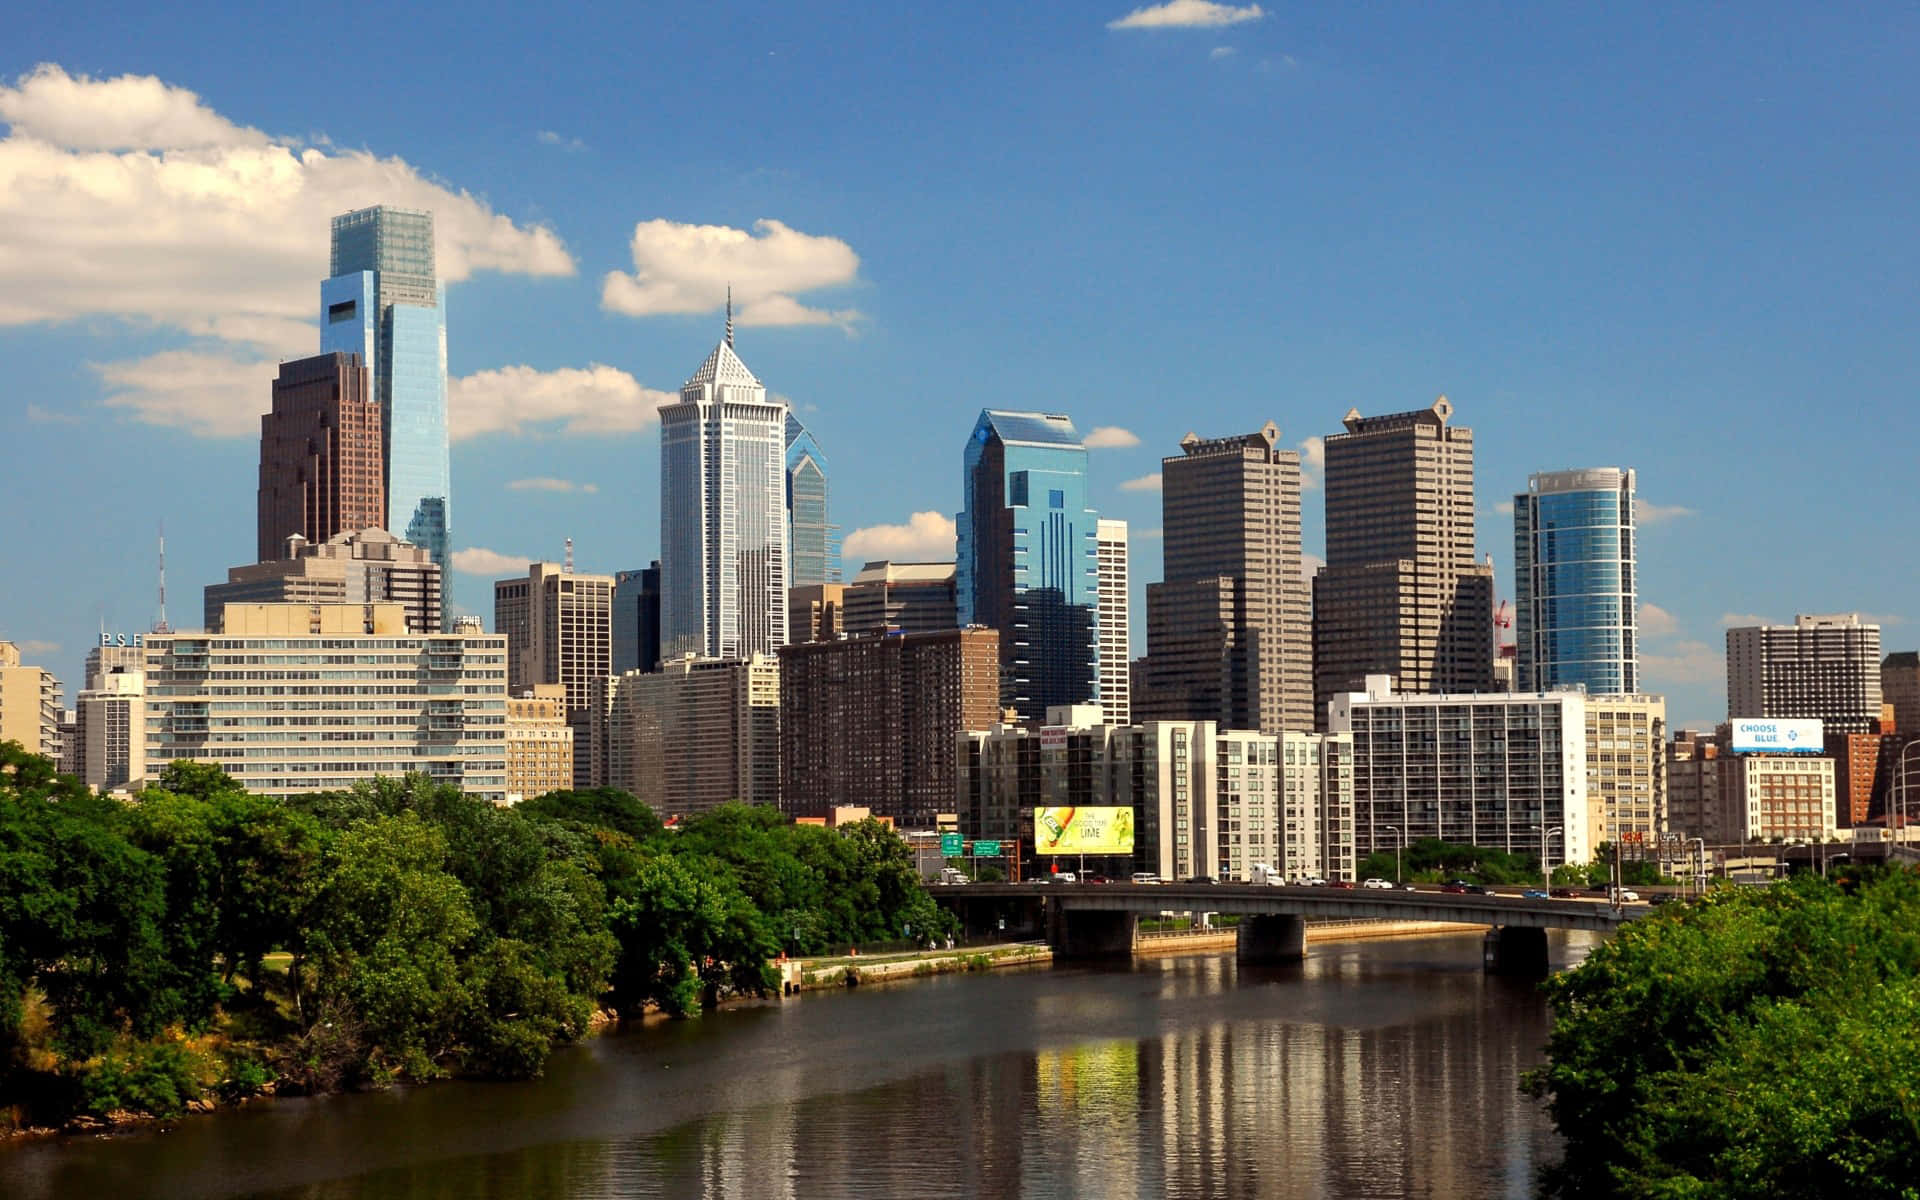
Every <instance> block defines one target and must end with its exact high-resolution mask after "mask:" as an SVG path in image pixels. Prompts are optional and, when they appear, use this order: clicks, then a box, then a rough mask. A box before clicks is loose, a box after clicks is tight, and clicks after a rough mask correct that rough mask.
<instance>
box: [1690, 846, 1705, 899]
mask: <svg viewBox="0 0 1920 1200" xmlns="http://www.w3.org/2000/svg"><path fill="white" fill-rule="evenodd" d="M1687 840H1688V841H1690V842H1692V843H1693V844H1694V845H1696V846H1698V847H1700V851H1699V855H1698V856H1697V857H1696V858H1695V859H1694V867H1693V891H1694V894H1695V895H1703V894H1705V892H1706V890H1707V839H1705V838H1688V839H1687Z"/></svg>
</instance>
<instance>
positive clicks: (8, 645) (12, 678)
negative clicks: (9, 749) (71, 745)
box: [0, 641, 65, 766]
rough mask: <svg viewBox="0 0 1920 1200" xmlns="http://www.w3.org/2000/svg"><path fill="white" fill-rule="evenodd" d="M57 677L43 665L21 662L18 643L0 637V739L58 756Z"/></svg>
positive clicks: (62, 712)
mask: <svg viewBox="0 0 1920 1200" xmlns="http://www.w3.org/2000/svg"><path fill="white" fill-rule="evenodd" d="M64 715H65V710H64V709H63V708H62V707H61V704H60V681H59V680H57V679H55V678H54V677H53V672H51V671H49V670H47V669H46V668H44V667H32V666H23V665H22V664H21V659H20V647H19V646H17V645H15V644H14V643H12V642H7V641H0V742H19V743H20V745H21V747H22V748H24V749H25V750H26V752H27V753H28V754H38V755H41V756H43V757H46V758H49V759H52V760H53V761H54V763H55V764H56V766H57V765H58V763H59V760H60V753H61V747H60V719H61V717H62V716H64Z"/></svg>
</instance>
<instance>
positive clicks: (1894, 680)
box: [1880, 650, 1920, 733]
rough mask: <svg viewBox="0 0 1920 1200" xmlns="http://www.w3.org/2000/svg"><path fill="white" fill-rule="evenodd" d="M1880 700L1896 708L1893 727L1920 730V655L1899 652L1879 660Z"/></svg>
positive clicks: (1913, 652)
mask: <svg viewBox="0 0 1920 1200" xmlns="http://www.w3.org/2000/svg"><path fill="white" fill-rule="evenodd" d="M1880 700H1881V702H1882V703H1883V704H1891V705H1893V727H1894V729H1896V730H1899V731H1901V732H1903V733H1905V732H1914V731H1920V652H1917V651H1913V650H1896V651H1895V652H1893V653H1892V654H1889V655H1887V656H1886V657H1885V658H1883V659H1881V660H1880Z"/></svg>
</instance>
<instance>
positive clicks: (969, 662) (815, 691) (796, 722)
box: [780, 629, 1000, 829]
mask: <svg viewBox="0 0 1920 1200" xmlns="http://www.w3.org/2000/svg"><path fill="white" fill-rule="evenodd" d="M780 714H781V728H780V763H781V768H780V769H781V780H782V782H781V788H780V803H781V807H782V808H783V809H784V810H785V811H786V812H787V813H789V814H791V815H793V816H796V817H824V816H827V815H829V814H831V813H832V811H833V809H834V808H835V807H836V806H839V805H845V804H857V805H863V806H865V807H867V808H869V809H871V810H872V812H873V815H875V816H880V817H891V818H892V819H893V821H894V824H895V825H896V826H898V827H900V828H903V829H932V828H934V825H935V821H934V818H935V816H936V815H937V814H939V813H944V812H952V811H953V803H954V794H955V793H954V789H955V788H956V787H957V786H958V777H957V775H956V774H955V771H956V767H955V760H954V738H955V737H956V736H957V735H958V734H960V733H961V732H963V731H965V730H969V729H987V728H990V727H991V726H992V725H994V724H995V723H996V722H997V721H998V720H999V719H1000V635H999V634H998V633H996V632H995V631H994V630H991V629H947V630H942V631H940V632H935V633H903V634H884V633H866V634H855V635H852V636H850V637H847V638H843V639H841V640H839V641H831V642H808V643H802V642H794V643H790V644H788V645H787V646H785V647H783V648H782V649H781V651H780Z"/></svg>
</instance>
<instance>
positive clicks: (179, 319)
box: [0, 65, 574, 427]
mask: <svg viewBox="0 0 1920 1200" xmlns="http://www.w3.org/2000/svg"><path fill="white" fill-rule="evenodd" d="M0 120H4V121H5V122H6V123H7V125H8V127H9V128H8V133H7V136H6V137H5V138H4V139H0V326H4V325H24V324H31V323H35V322H42V321H66V320H73V319H76V318H79V317H86V316H111V317H119V318H122V319H125V320H128V321H132V322H135V323H137V324H141V325H146V326H153V327H159V328H164V329H169V330H175V331H178V332H181V333H185V334H188V335H191V336H194V337H203V338H214V339H218V340H220V341H224V342H227V343H234V344H238V346H239V347H244V348H245V349H246V351H247V352H249V353H251V354H253V355H254V356H256V357H262V356H267V355H272V356H279V355H283V354H296V353H310V352H311V350H312V347H313V345H314V342H315V338H314V331H313V321H314V317H315V313H316V310H315V305H316V304H317V295H316V285H317V284H318V282H319V281H320V279H321V278H323V277H324V276H325V274H326V271H327V266H328V262H327V242H328V229H329V227H330V222H331V220H332V218H333V217H334V216H335V215H337V214H339V213H342V212H346V211H348V210H349V209H354V208H364V207H367V206H369V205H374V204H392V205H398V206H401V207H405V208H423V209H429V210H431V211H432V212H433V214H434V232H435V252H436V264H437V270H438V273H439V277H440V279H441V280H443V281H446V282H458V281H460V280H463V279H466V278H468V277H469V276H470V275H472V274H473V273H474V272H475V271H480V270H492V271H504V272H511V273H516V274H525V275H570V274H572V273H573V271H574V263H573V258H572V257H571V256H570V255H569V254H568V253H567V250H566V247H565V245H564V244H563V243H562V242H561V240H560V239H559V237H557V236H556V235H555V234H554V233H553V232H552V231H551V230H548V229H543V228H539V227H532V226H520V225H516V224H514V222H513V221H511V220H509V219H508V218H506V217H504V216H501V215H499V214H497V213H495V212H494V211H493V210H492V209H491V208H490V207H488V205H487V204H486V203H485V202H484V201H482V200H479V199H477V198H475V197H474V196H472V195H471V194H469V193H467V192H463V191H457V190H455V189H453V188H450V187H448V186H447V185H445V184H443V183H440V182H438V181H435V180H432V179H430V178H428V177H426V176H424V175H422V174H421V172H420V171H419V170H418V169H416V168H415V167H413V166H412V165H411V164H409V163H407V162H405V161H403V160H402V159H399V158H380V157H378V156H376V155H375V154H373V153H372V152H371V151H367V150H341V149H337V148H334V147H330V146H328V147H322V146H314V145H302V144H301V143H299V142H298V141H296V140H294V139H291V138H282V137H274V136H271V135H269V134H265V133H262V132H261V131H259V130H257V129H250V128H246V127H244V126H241V125H237V124H235V123H234V122H232V121H230V120H228V119H227V118H226V117H224V116H222V115H221V114H219V113H217V112H215V111H214V110H212V109H211V108H208V107H207V106H206V105H205V104H203V103H202V102H201V100H200V98H199V97H198V96H197V95H195V94H194V93H193V92H191V91H188V90H187V89H185V88H181V87H176V86H173V85H171V84H169V83H166V82H165V81H163V80H160V79H158V78H155V77H153V76H133V75H123V76H120V77H118V78H114V79H93V78H90V77H88V76H85V75H79V76H75V75H69V74H68V73H67V72H66V71H65V70H63V69H62V68H61V67H59V66H55V65H43V66H40V67H37V68H35V69H34V70H33V71H32V72H30V73H28V74H27V75H24V76H21V77H20V78H19V79H17V80H15V81H14V83H13V84H12V85H7V84H5V83H0ZM227 350H228V351H229V357H237V353H236V350H237V348H236V346H233V345H230V346H229V347H227ZM104 374H106V371H105V370H104V369H103V375H104ZM261 407H264V404H262V405H261ZM148 411H152V410H151V409H149V410H148ZM143 419H145V418H143ZM192 427H199V425H198V424H197V423H194V424H193V426H192Z"/></svg>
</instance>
